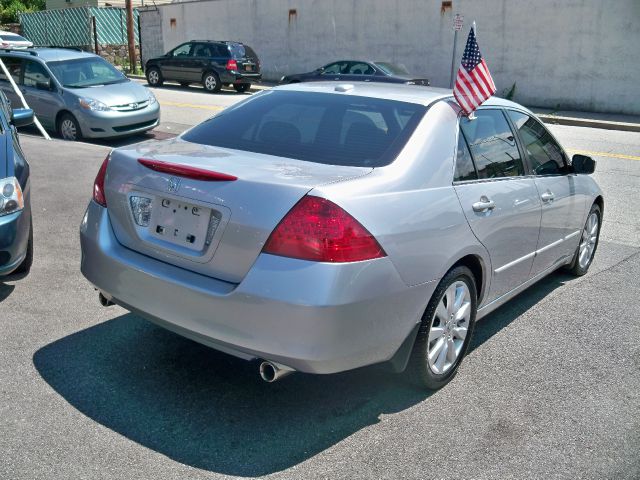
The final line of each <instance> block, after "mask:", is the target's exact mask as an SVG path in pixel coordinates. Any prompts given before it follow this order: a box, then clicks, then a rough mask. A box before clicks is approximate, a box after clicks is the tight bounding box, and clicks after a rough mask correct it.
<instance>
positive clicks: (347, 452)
mask: <svg viewBox="0 0 640 480" xmlns="http://www.w3.org/2000/svg"><path fill="white" fill-rule="evenodd" d="M176 90H178V91H177V93H175V94H174V95H170V94H167V95H165V93H167V92H170V90H167V89H165V90H164V92H163V93H161V94H160V95H159V97H160V102H161V104H162V103H163V102H165V103H167V102H173V103H175V104H179V105H172V106H171V105H168V106H167V107H166V108H164V107H163V115H164V116H163V126H164V127H165V130H167V129H166V127H167V126H169V127H171V126H172V125H173V126H174V127H175V128H176V129H178V127H177V126H178V125H182V127H180V128H186V127H187V126H189V125H190V124H191V125H192V124H193V123H195V122H196V121H197V120H196V118H198V119H199V117H197V114H196V113H194V112H197V111H200V110H202V112H204V113H202V115H206V116H208V115H210V114H211V113H213V112H214V110H211V112H209V111H208V110H207V109H203V108H200V109H198V108H197V107H190V106H189V105H201V106H202V105H211V106H213V107H215V106H217V105H220V106H221V107H222V106H224V105H223V104H224V102H227V99H226V97H225V96H224V95H216V96H209V98H211V99H212V100H207V101H202V102H198V99H197V97H198V96H200V95H204V94H202V93H199V92H198V91H197V90H196V89H190V90H188V91H185V90H184V89H182V90H180V89H177V87H176ZM192 96H195V97H192ZM228 96H229V98H230V99H231V100H229V101H235V100H236V99H237V98H238V97H242V96H235V94H231V93H230V94H228ZM194 98H195V100H194ZM220 98H223V99H224V100H223V101H222V102H221V101H219V99H220ZM208 102H211V103H208ZM216 102H218V103H216ZM171 108H173V109H174V110H173V111H171V110H170V109H171ZM205 118H206V117H205ZM189 119H191V120H189ZM552 131H553V132H554V133H555V134H556V135H557V136H558V138H559V139H560V141H561V142H562V143H563V144H564V145H565V146H566V147H567V148H569V149H572V150H576V151H577V150H580V151H591V152H599V153H602V154H603V155H601V156H597V157H596V158H597V160H598V166H597V169H596V173H595V177H596V179H597V180H598V182H599V183H600V185H601V187H602V188H603V190H604V193H605V213H604V219H605V220H604V226H603V231H602V235H601V241H600V245H599V247H598V252H597V254H596V258H595V262H594V264H593V265H592V267H591V270H590V272H589V273H588V274H587V275H586V276H584V277H582V278H578V279H575V278H573V277H570V276H567V275H565V274H563V273H556V274H553V275H551V276H550V277H548V278H546V279H545V280H543V281H542V282H540V283H538V284H537V285H535V286H533V287H532V288H530V289H529V290H527V291H525V292H524V293H523V294H521V295H520V296H519V297H517V298H516V299H515V300H513V301H511V302H510V303H508V304H507V305H505V306H504V307H502V308H501V309H499V310H497V311H496V312H494V313H493V314H491V315H489V316H488V317H487V318H485V319H484V320H482V321H481V322H479V324H478V326H477V329H476V334H475V338H474V341H473V344H472V350H471V351H470V353H469V355H468V357H467V358H466V359H465V361H464V363H463V364H462V366H461V369H460V372H459V374H458V376H457V377H456V378H455V380H454V381H453V382H452V383H451V384H449V385H447V386H446V387H445V388H443V389H442V390H440V391H438V392H436V393H431V394H428V393H425V392H422V391H418V390H415V389H413V388H411V387H410V386H408V385H407V384H406V383H405V382H404V380H403V378H402V377H400V376H396V375H393V374H390V373H387V372H385V371H383V370H381V369H379V368H376V367H371V368H365V369H360V370H357V371H353V372H347V373H343V374H338V375H330V376H312V375H303V374H294V375H291V376H289V377H287V378H286V379H284V380H282V381H280V382H277V383H275V384H264V383H262V382H261V381H260V380H259V379H258V372H257V368H256V366H255V365H253V364H250V363H246V362H244V361H241V360H237V359H234V358H232V357H228V356H226V355H224V354H221V353H217V352H215V351H213V350H210V349H208V348H206V347H203V346H201V345H199V344H196V343H193V342H191V341H189V340H186V339H183V338H181V337H179V336H176V335H174V334H172V333H169V332H167V331H165V330H162V329H160V328H158V327H156V326H154V325H152V324H150V323H148V322H146V321H144V320H142V319H140V318H138V317H136V316H135V315H132V314H130V313H128V312H127V311H125V310H123V309H121V308H120V307H117V306H114V307H109V308H103V307H101V306H100V305H99V303H98V299H97V294H96V292H95V291H94V290H93V288H92V287H91V285H89V284H88V282H86V281H85V280H84V278H83V277H82V275H81V274H80V272H79V261H80V248H79V239H78V227H79V224H80V221H81V218H82V215H83V212H84V209H85V207H86V204H87V202H88V200H89V198H90V195H91V188H92V183H93V179H94V177H95V174H96V172H97V170H98V168H99V166H100V164H101V162H102V160H103V159H104V157H105V155H106V154H107V153H108V151H109V147H110V146H109V145H104V144H70V143H63V142H61V141H53V142H47V141H45V140H42V139H39V138H33V137H29V136H24V137H23V140H22V144H23V147H24V150H25V152H26V155H27V157H28V158H29V160H30V162H31V165H32V203H33V215H34V229H35V255H36V258H35V262H34V266H33V270H32V272H31V274H30V276H28V277H27V278H25V279H22V280H19V281H15V282H14V281H8V282H5V283H0V345H1V347H0V432H1V434H0V451H1V452H2V456H1V458H0V478H6V479H53V478H73V479H85V478H86V479H94V478H95V479H98V478H159V479H160V478H162V479H172V478H175V479H178V478H179V479H184V478H189V479H199V478H224V477H236V476H237V477H262V476H264V477H273V478H292V479H293V478H296V479H297V478H305V479H309V478H367V479H370V478H416V479H418V478H420V479H423V478H628V479H632V478H638V477H640V456H639V455H638V451H640V343H639V342H638V339H639V338H640V321H638V314H637V311H638V305H639V304H638V298H639V297H640V283H639V282H638V278H639V276H640V217H639V216H638V215H637V208H638V207H639V206H640V161H636V160H633V158H634V157H638V158H640V134H637V133H629V132H610V131H607V132H604V131H600V130H594V129H586V128H576V127H561V126H557V127H553V128H552ZM135 140H140V139H139V138H138V139H133V140H127V141H135ZM117 143H118V142H114V144H117ZM608 154H621V155H625V156H627V157H631V158H620V157H609V156H607V155H608ZM212 314H215V312H213V313H212Z"/></svg>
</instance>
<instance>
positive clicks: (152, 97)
mask: <svg viewBox="0 0 640 480" xmlns="http://www.w3.org/2000/svg"><path fill="white" fill-rule="evenodd" d="M157 101H158V99H157V98H156V96H155V95H154V94H153V92H152V91H151V90H149V105H153V104H154V103H156V102H157Z"/></svg>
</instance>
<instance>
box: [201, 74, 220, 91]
mask: <svg viewBox="0 0 640 480" xmlns="http://www.w3.org/2000/svg"><path fill="white" fill-rule="evenodd" d="M217 84H218V82H217V81H216V77H214V76H213V75H207V77H206V78H205V79H204V86H205V88H206V89H207V90H215V88H216V85H217Z"/></svg>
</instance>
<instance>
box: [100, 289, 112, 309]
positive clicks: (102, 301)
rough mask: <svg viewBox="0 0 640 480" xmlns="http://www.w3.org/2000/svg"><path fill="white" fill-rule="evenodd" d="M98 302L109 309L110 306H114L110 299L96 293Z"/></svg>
mask: <svg viewBox="0 0 640 480" xmlns="http://www.w3.org/2000/svg"><path fill="white" fill-rule="evenodd" d="M98 301H99V302H100V305H102V306H103V307H110V306H111V305H115V303H113V302H112V301H111V299H110V298H107V297H105V296H104V294H103V293H102V292H98Z"/></svg>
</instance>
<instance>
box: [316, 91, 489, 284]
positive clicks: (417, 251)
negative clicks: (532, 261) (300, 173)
mask: <svg viewBox="0 0 640 480" xmlns="http://www.w3.org/2000/svg"><path fill="white" fill-rule="evenodd" d="M457 125H458V124H457V112H456V110H455V109H454V108H452V107H451V106H450V105H449V104H448V103H446V102H439V103H437V104H435V105H433V106H432V107H431V108H430V109H429V110H428V112H427V113H426V115H425V117H424V119H423V120H422V122H421V123H420V125H419V126H418V128H417V129H416V131H415V133H414V134H413V136H412V138H411V139H410V141H409V142H408V143H407V145H406V146H405V148H404V149H403V151H402V152H401V153H400V155H399V156H398V158H397V159H396V160H395V162H393V163H392V164H391V165H388V166H386V167H381V168H377V169H375V170H374V171H373V172H372V173H371V174H369V175H367V176H366V177H362V178H358V179H354V180H351V181H348V182H342V183H336V184H332V185H327V186H324V187H320V188H316V189H314V190H313V191H312V194H315V195H319V196H324V197H326V198H329V199H330V200H331V201H333V202H335V203H337V204H338V205H340V206H341V207H342V208H344V209H345V210H346V211H347V212H349V213H350V214H351V215H353V216H354V217H355V218H356V219H357V220H358V221H359V222H360V223H362V224H363V225H364V227H366V228H367V229H368V230H369V231H370V232H371V233H372V234H373V235H374V237H375V238H376V239H377V240H378V241H379V242H380V244H381V246H382V248H384V250H385V252H386V253H387V255H388V256H389V258H390V259H391V261H392V262H393V263H394V265H395V267H396V268H397V270H398V273H399V274H400V276H401V278H402V279H403V281H404V282H405V283H406V284H407V285H410V286H411V285H417V284H421V283H425V282H429V281H432V280H438V279H440V278H442V276H444V274H445V273H446V272H447V271H448V270H449V269H450V268H451V266H452V265H453V264H455V263H456V262H457V261H458V260H459V259H460V258H462V257H464V256H466V255H475V256H477V257H478V259H480V261H481V263H482V264H484V265H485V268H486V271H490V261H489V257H488V254H487V252H486V250H485V249H484V247H483V246H482V245H481V244H480V243H479V242H478V240H477V239H476V238H475V236H474V235H473V233H472V232H471V230H470V228H469V225H468V223H467V220H466V218H465V216H464V213H463V211H462V208H461V206H460V202H459V200H458V197H457V196H456V193H455V191H454V189H453V186H452V180H453V170H454V152H455V142H456V138H457V137H456V131H457ZM484 283H486V282H484ZM485 287H486V286H485Z"/></svg>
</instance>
